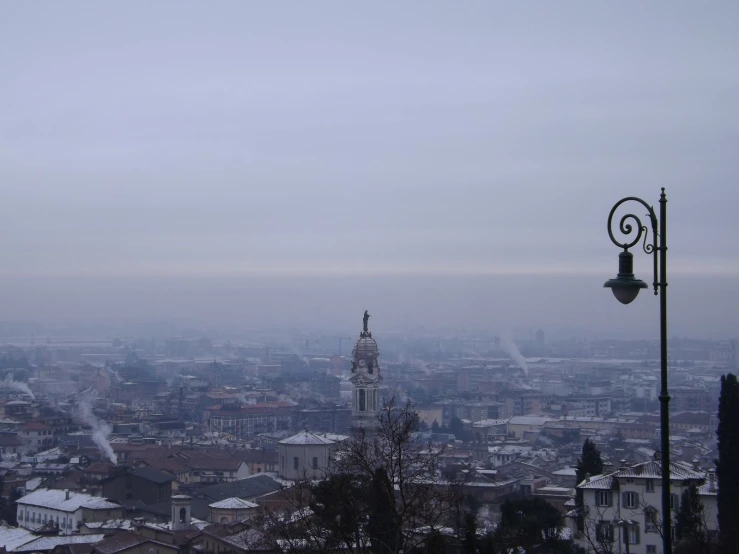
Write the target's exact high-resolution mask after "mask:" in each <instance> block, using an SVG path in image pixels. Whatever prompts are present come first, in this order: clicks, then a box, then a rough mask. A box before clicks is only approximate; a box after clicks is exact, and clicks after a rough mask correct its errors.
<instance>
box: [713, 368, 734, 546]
mask: <svg viewBox="0 0 739 554" xmlns="http://www.w3.org/2000/svg"><path fill="white" fill-rule="evenodd" d="M718 421H719V422H718V429H717V431H716V434H717V435H718V460H717V461H716V476H717V477H718V498H717V502H718V524H719V541H720V543H721V547H722V549H723V552H726V553H732V554H733V553H737V552H739V471H738V470H737V468H739V383H738V382H737V378H736V375H734V374H732V373H729V374H728V375H722V376H721V396H720V397H719V403H718Z"/></svg>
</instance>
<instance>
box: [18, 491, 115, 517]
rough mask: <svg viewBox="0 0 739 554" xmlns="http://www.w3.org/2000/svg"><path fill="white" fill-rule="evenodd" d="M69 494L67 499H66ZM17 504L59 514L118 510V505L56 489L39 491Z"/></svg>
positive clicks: (96, 497)
mask: <svg viewBox="0 0 739 554" xmlns="http://www.w3.org/2000/svg"><path fill="white" fill-rule="evenodd" d="M67 494H69V498H67ZM18 504H23V505H28V506H39V507H41V508H49V509H50V510H59V511H61V512H75V511H77V510H79V509H80V508H86V509H88V510H112V509H115V508H120V505H119V504H115V503H113V502H110V501H108V500H107V499H105V498H101V497H99V496H90V495H89V494H83V493H78V492H69V493H67V491H63V490H56V489H40V490H37V491H34V492H32V493H30V494H27V495H26V496H24V497H22V498H19V499H18Z"/></svg>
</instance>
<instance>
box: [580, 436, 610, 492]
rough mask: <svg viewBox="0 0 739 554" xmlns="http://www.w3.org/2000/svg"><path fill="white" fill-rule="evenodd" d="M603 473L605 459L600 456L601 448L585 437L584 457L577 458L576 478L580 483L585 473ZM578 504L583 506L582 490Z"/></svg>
mask: <svg viewBox="0 0 739 554" xmlns="http://www.w3.org/2000/svg"><path fill="white" fill-rule="evenodd" d="M601 473H603V460H602V459H601V457H600V450H598V448H597V447H596V446H595V443H594V442H593V441H591V440H590V439H585V442H584V443H583V445H582V458H580V459H578V460H577V469H576V471H575V480H576V481H577V483H575V485H579V484H580V483H581V482H582V481H583V479H585V475H586V474H588V475H591V476H592V475H600V474H601ZM576 494H577V505H578V506H582V501H583V497H582V491H581V490H579V489H578V490H577V493H576Z"/></svg>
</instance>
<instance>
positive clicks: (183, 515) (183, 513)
mask: <svg viewBox="0 0 739 554" xmlns="http://www.w3.org/2000/svg"><path fill="white" fill-rule="evenodd" d="M186 521H187V510H185V508H180V523H185V522H186Z"/></svg>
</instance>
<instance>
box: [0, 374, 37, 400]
mask: <svg viewBox="0 0 739 554" xmlns="http://www.w3.org/2000/svg"><path fill="white" fill-rule="evenodd" d="M0 387H2V388H4V389H12V390H16V391H18V392H22V393H23V394H27V395H28V396H30V397H31V398H33V399H34V400H35V399H36V396H34V394H33V392H31V389H29V388H28V385H26V384H25V383H23V382H22V381H14V380H13V374H12V373H8V375H7V376H6V377H5V380H3V381H0Z"/></svg>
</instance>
